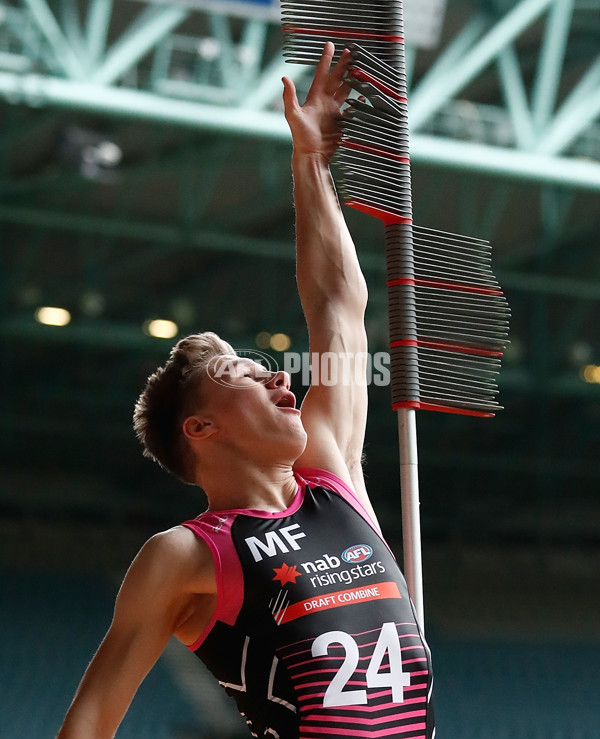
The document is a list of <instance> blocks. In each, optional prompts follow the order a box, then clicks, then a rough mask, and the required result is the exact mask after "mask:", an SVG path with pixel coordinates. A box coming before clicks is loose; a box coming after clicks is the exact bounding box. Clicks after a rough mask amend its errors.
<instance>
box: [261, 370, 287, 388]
mask: <svg viewBox="0 0 600 739" xmlns="http://www.w3.org/2000/svg"><path fill="white" fill-rule="evenodd" d="M291 384H292V378H291V377H290V376H289V374H288V373H287V372H285V371H284V370H278V371H277V372H273V374H272V375H271V378H270V379H269V382H267V387H269V388H276V387H284V388H285V389H286V390H289V389H290V387H291Z"/></svg>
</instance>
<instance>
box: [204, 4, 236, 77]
mask: <svg viewBox="0 0 600 739" xmlns="http://www.w3.org/2000/svg"><path fill="white" fill-rule="evenodd" d="M209 18H210V28H211V33H212V34H213V36H214V38H216V39H217V41H218V42H219V45H220V49H219V56H218V57H217V62H218V65H219V72H220V74H221V80H222V82H223V85H224V86H225V87H228V88H230V89H237V88H239V87H240V75H239V65H237V64H236V63H235V59H234V54H233V49H234V44H233V38H232V36H231V26H230V24H229V18H228V16H226V15H222V14H221V13H210V15H209Z"/></svg>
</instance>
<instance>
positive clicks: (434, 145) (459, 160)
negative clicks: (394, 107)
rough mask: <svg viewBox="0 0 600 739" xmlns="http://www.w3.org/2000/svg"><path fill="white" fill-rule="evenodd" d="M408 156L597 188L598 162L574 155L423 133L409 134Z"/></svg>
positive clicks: (562, 184)
mask: <svg viewBox="0 0 600 739" xmlns="http://www.w3.org/2000/svg"><path fill="white" fill-rule="evenodd" d="M411 158H412V160H413V161H414V162H416V163H420V164H430V165H433V166H438V167H449V168H451V169H456V170H461V169H462V170H465V171H470V172H479V173H480V174H488V175H495V176H499V177H508V178H511V179H520V180H526V181H530V182H538V183H547V184H553V185H558V186H560V187H567V188H575V189H578V188H580V189H587V190H595V191H600V164H597V163H595V162H590V161H583V160H579V159H574V158H567V157H553V156H546V155H542V154H536V153H530V152H521V151H515V150H514V149H504V148H501V147H499V146H486V145H483V144H472V143H466V142H463V141H454V140H450V139H442V138H437V137H434V136H424V135H416V136H413V137H412V139H411Z"/></svg>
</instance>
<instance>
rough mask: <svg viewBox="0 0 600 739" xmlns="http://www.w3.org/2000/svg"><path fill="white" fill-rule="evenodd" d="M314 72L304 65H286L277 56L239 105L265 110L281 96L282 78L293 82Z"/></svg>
mask: <svg viewBox="0 0 600 739" xmlns="http://www.w3.org/2000/svg"><path fill="white" fill-rule="evenodd" d="M313 72H314V70H313V69H312V68H311V67H309V66H307V65H304V64H287V63H286V62H285V61H284V59H283V57H281V56H277V57H276V58H275V59H273V61H272V62H271V63H270V64H269V65H268V67H267V68H266V69H265V70H264V71H263V73H262V74H261V76H260V80H259V82H258V84H257V85H256V86H255V87H253V88H251V89H250V90H249V92H248V94H247V95H246V96H245V97H242V99H241V101H240V105H241V107H242V108H246V109H248V110H260V109H264V108H266V107H267V106H268V105H269V104H270V103H272V102H273V100H275V98H278V97H279V98H280V97H281V96H282V94H283V85H282V84H281V78H282V77H289V78H290V79H291V80H293V81H294V82H297V81H298V80H299V79H302V78H303V77H306V76H307V74H309V73H310V74H313Z"/></svg>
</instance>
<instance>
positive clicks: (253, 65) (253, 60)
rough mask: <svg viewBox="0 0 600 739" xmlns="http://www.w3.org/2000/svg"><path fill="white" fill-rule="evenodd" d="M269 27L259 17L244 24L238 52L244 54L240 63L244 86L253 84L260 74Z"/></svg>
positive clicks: (241, 78) (241, 80) (241, 79)
mask: <svg viewBox="0 0 600 739" xmlns="http://www.w3.org/2000/svg"><path fill="white" fill-rule="evenodd" d="M267 29H268V26H267V23H266V22H265V21H263V20H259V19H257V18H252V19H250V20H249V21H246V23H245V24H244V30H243V32H242V38H241V39H240V43H239V46H238V53H239V54H241V55H242V58H241V60H240V61H241V64H240V65H239V70H240V82H241V84H242V87H247V86H253V85H254V84H255V80H256V79H257V77H258V76H259V73H260V67H261V61H262V57H263V54H264V51H265V42H266V40H267Z"/></svg>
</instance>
